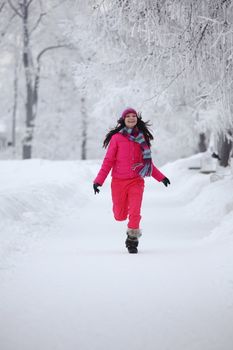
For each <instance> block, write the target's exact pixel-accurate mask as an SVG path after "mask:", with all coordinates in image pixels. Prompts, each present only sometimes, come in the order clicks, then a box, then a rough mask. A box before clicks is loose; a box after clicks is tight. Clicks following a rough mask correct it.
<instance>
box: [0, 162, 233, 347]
mask: <svg viewBox="0 0 233 350" xmlns="http://www.w3.org/2000/svg"><path fill="white" fill-rule="evenodd" d="M197 157H198V156H195V157H192V158H189V159H183V160H179V161H176V162H174V163H170V164H167V165H166V166H164V167H163V168H162V170H163V172H164V173H165V174H166V175H167V176H168V177H169V178H170V180H171V184H172V185H171V186H170V187H169V188H165V187H164V186H163V185H162V184H161V183H158V182H155V181H154V180H153V179H146V190H145V195H144V203H143V213H142V214H143V220H142V229H143V236H142V238H141V241H140V251H139V254H136V255H130V254H128V253H127V251H126V249H125V247H124V241H125V226H126V223H124V222H121V223H119V222H115V221H114V220H113V217H112V213H111V197H110V190H109V183H110V179H108V180H107V181H106V183H105V185H104V186H103V187H102V188H101V192H100V194H99V195H96V196H94V194H93V190H92V180H93V178H94V176H95V175H96V173H97V171H98V169H99V166H100V162H96V161H85V162H84V161H77V162H52V161H42V160H31V161H2V162H1V163H0V167H1V172H0V229H1V231H0V232H1V233H0V234H1V243H0V348H1V350H32V349H33V350H73V349H75V350H76V349H78V350H105V349H106V350H107V349H108V350H109V349H111V350H126V349H127V350H128V349H134V350H154V349H158V350H187V349H188V350H203V349H205V350H230V349H231V348H232V346H233V335H232V323H233V275H232V271H233V254H232V249H233V197H232V186H233V180H232V177H230V176H228V177H226V178H225V179H224V180H221V181H218V182H213V183H211V182H210V180H209V175H204V174H200V173H199V172H198V170H189V169H188V167H189V166H190V165H192V163H193V162H194V161H195V160H196V158H197Z"/></svg>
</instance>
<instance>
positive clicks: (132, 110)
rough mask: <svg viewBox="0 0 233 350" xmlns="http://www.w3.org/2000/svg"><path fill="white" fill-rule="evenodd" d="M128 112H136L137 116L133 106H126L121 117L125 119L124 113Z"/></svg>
mask: <svg viewBox="0 0 233 350" xmlns="http://www.w3.org/2000/svg"><path fill="white" fill-rule="evenodd" d="M129 113H134V114H136V116H138V114H137V112H136V111H135V109H133V108H126V109H125V110H124V111H123V112H122V114H121V118H122V119H125V117H126V115H127V114H129Z"/></svg>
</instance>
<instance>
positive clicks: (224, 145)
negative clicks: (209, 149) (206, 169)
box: [218, 132, 232, 167]
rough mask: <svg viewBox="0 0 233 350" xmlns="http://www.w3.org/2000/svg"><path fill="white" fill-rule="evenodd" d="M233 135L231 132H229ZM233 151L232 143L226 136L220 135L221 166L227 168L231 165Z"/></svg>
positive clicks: (219, 152)
mask: <svg viewBox="0 0 233 350" xmlns="http://www.w3.org/2000/svg"><path fill="white" fill-rule="evenodd" d="M228 134H229V135H231V132H228ZM231 150H232V141H231V140H229V139H228V138H227V136H226V135H225V134H222V135H220V137H219V140H218V154H219V158H220V160H219V165H220V166H222V167H227V166H228V165H229V164H230V155H231Z"/></svg>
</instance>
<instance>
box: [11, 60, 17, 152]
mask: <svg viewBox="0 0 233 350" xmlns="http://www.w3.org/2000/svg"><path fill="white" fill-rule="evenodd" d="M16 60H17V58H16ZM17 105H18V60H17V61H16V63H15V72H14V104H13V112H12V129H11V146H12V147H15V145H16V113H17Z"/></svg>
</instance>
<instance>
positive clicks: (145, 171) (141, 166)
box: [119, 127, 152, 177]
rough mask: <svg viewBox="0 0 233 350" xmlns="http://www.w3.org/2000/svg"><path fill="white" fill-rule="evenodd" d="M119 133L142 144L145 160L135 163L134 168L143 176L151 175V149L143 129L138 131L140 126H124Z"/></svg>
mask: <svg viewBox="0 0 233 350" xmlns="http://www.w3.org/2000/svg"><path fill="white" fill-rule="evenodd" d="M119 133H120V134H122V135H123V136H125V137H127V138H128V139H129V140H130V141H133V142H137V143H139V144H140V147H141V150H142V158H143V162H142V163H135V164H134V165H133V167H132V169H133V170H135V171H136V172H137V173H138V174H139V175H140V176H141V177H145V176H151V174H152V158H151V150H150V147H149V146H148V144H147V143H146V140H145V137H144V135H143V133H142V131H139V132H138V128H133V129H130V128H126V127H124V128H123V129H121V130H120V131H119ZM134 135H135V136H134ZM136 135H137V136H136Z"/></svg>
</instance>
